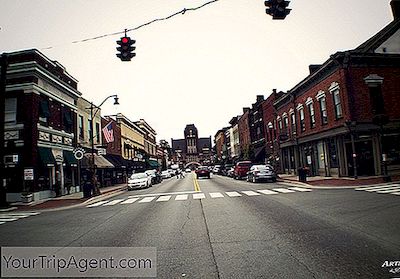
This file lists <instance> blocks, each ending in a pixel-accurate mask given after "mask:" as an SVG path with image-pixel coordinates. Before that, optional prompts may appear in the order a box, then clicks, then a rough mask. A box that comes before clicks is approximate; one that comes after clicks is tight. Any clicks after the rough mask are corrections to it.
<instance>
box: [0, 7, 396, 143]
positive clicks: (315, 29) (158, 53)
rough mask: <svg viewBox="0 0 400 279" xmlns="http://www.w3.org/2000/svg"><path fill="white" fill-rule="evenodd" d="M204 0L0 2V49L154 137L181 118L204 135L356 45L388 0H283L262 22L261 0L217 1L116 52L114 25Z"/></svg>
mask: <svg viewBox="0 0 400 279" xmlns="http://www.w3.org/2000/svg"><path fill="white" fill-rule="evenodd" d="M208 1H209V0H113V1H110V0H58V1H54V0H0V53H2V52H12V51H17V50H23V49H31V48H36V49H38V50H39V51H41V52H42V53H43V54H44V55H46V56H47V57H48V58H49V59H51V60H57V61H58V62H59V63H61V64H62V65H63V66H64V67H65V68H66V70H67V72H68V73H69V74H70V75H72V76H73V77H74V78H76V79H77V80H78V81H79V83H78V90H79V91H80V92H81V93H82V96H83V97H84V98H85V99H87V100H89V101H93V103H94V104H100V103H101V102H102V101H103V99H104V98H106V97H107V96H109V95H112V94H118V97H119V98H120V105H119V106H114V105H113V101H112V99H110V100H109V101H107V102H106V103H104V105H103V106H102V107H101V109H102V115H110V114H116V113H118V112H120V113H122V114H124V115H125V116H126V117H128V118H129V119H131V120H132V121H135V120H139V119H145V120H146V121H147V123H149V124H150V125H151V126H152V127H153V128H154V129H155V130H156V132H157V141H159V140H160V139H166V140H168V141H170V139H171V138H175V139H177V138H183V130H184V128H185V126H186V124H195V125H196V127H197V129H198V132H199V136H200V137H208V136H212V137H213V136H214V135H215V133H216V132H217V131H218V130H219V129H221V128H222V127H225V126H228V125H229V120H230V119H231V118H232V117H234V116H237V115H240V114H241V113H242V108H243V107H248V106H251V104H252V103H254V102H255V100H256V95H264V96H265V97H268V96H269V95H270V94H271V92H272V89H274V88H276V89H278V91H279V90H282V91H287V90H290V89H291V88H293V87H294V86H295V85H296V84H298V83H299V82H300V81H301V80H303V79H304V78H305V77H306V76H307V75H308V66H309V65H310V64H322V63H323V62H325V61H326V60H327V59H328V58H329V56H330V55H332V54H334V53H335V52H337V51H344V50H349V49H353V48H356V47H357V46H358V45H360V44H362V43H363V42H364V41H366V40H367V39H368V38H370V37H371V36H373V35H374V34H375V33H377V32H378V31H379V30H381V29H382V28H383V27H384V26H385V25H387V24H388V23H389V22H391V21H392V20H393V16H392V13H391V8H390V4H389V3H390V1H389V0H323V1H321V0H292V1H291V2H290V5H289V8H291V9H292V11H291V13H290V14H289V15H288V16H287V17H286V19H285V20H283V21H282V20H272V18H271V17H270V16H269V15H267V14H266V13H265V6H264V1H263V0H219V1H217V2H214V3H211V4H209V5H206V6H205V7H203V8H201V9H198V10H195V11H188V12H186V13H185V14H184V15H181V14H179V15H177V16H175V17H173V18H171V19H169V20H165V21H158V22H155V23H153V24H150V25H147V26H144V27H142V28H140V29H138V30H136V31H132V32H129V33H128V36H130V37H131V38H132V39H134V40H136V44H135V46H136V50H135V52H136V57H134V58H133V59H132V61H130V62H122V61H120V60H119V58H117V57H116V53H117V51H116V46H117V44H116V41H117V40H119V39H120V37H121V35H114V36H106V37H104V38H101V39H97V40H91V41H87V42H82V43H72V42H74V41H79V40H83V39H87V38H92V37H96V36H100V35H105V34H111V33H115V32H122V31H124V29H131V28H135V27H137V26H140V25H141V24H143V23H146V22H149V21H151V20H154V19H156V18H164V17H166V16H169V15H171V14H174V13H176V12H178V11H181V10H182V9H183V8H193V7H197V6H200V5H202V4H203V3H206V2H208Z"/></svg>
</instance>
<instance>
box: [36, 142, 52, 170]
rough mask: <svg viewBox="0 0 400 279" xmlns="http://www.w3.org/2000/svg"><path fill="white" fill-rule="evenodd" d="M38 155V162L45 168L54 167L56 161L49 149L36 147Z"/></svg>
mask: <svg viewBox="0 0 400 279" xmlns="http://www.w3.org/2000/svg"><path fill="white" fill-rule="evenodd" d="M38 153H39V158H40V161H41V163H42V164H43V165H45V166H47V167H53V166H54V164H55V162H56V159H55V158H54V155H53V152H51V149H50V148H46V147H38Z"/></svg>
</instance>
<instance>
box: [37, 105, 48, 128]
mask: <svg viewBox="0 0 400 279" xmlns="http://www.w3.org/2000/svg"><path fill="white" fill-rule="evenodd" d="M49 117H50V107H49V101H47V100H41V101H40V103H39V123H40V124H42V125H46V126H47V125H48V122H49Z"/></svg>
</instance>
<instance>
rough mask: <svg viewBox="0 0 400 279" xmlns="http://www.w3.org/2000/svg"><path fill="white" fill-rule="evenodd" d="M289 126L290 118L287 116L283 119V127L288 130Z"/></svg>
mask: <svg viewBox="0 0 400 279" xmlns="http://www.w3.org/2000/svg"><path fill="white" fill-rule="evenodd" d="M288 126H289V118H288V117H287V116H285V117H284V118H283V127H284V128H285V129H287V127H288Z"/></svg>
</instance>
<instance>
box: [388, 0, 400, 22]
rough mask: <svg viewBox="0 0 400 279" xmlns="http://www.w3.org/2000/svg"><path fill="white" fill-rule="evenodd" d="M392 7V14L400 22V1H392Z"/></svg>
mask: <svg viewBox="0 0 400 279" xmlns="http://www.w3.org/2000/svg"><path fill="white" fill-rule="evenodd" d="M390 6H392V13H393V18H394V20H398V19H399V16H400V0H392V1H390Z"/></svg>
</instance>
